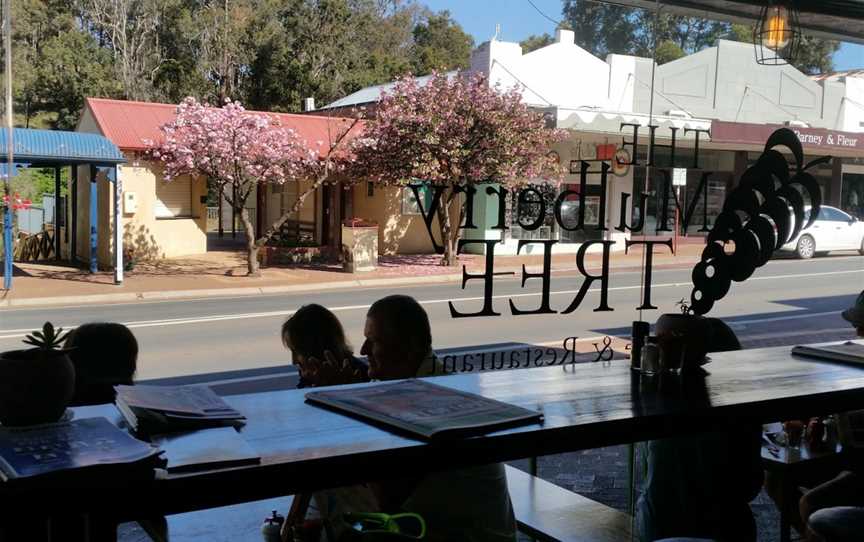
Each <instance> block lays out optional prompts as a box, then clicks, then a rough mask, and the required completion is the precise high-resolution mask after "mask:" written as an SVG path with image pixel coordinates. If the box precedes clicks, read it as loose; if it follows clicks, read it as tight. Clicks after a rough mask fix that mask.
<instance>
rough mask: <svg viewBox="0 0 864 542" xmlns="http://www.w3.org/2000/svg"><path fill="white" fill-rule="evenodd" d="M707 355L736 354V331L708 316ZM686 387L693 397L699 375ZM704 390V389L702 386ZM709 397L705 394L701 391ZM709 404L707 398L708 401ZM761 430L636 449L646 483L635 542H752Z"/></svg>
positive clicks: (759, 480) (658, 442) (754, 426)
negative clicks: (670, 541) (677, 540)
mask: <svg viewBox="0 0 864 542" xmlns="http://www.w3.org/2000/svg"><path fill="white" fill-rule="evenodd" d="M709 321H710V324H711V328H712V337H711V339H710V342H709V348H708V351H709V352H723V351H731V350H740V348H741V345H740V343H739V342H738V338H737V337H736V336H735V333H734V332H733V331H732V330H731V329H730V328H729V327H728V326H727V325H726V324H724V323H723V322H722V321H720V320H718V319H716V318H709ZM690 378H692V379H695V380H692V381H691V383H690V384H687V382H686V377H685V378H684V380H685V382H682V384H685V385H688V386H689V387H690V388H692V389H693V390H694V391H695V392H696V393H698V391H699V389H698V388H699V384H700V382H699V380H700V379H701V377H699V376H696V377H690ZM702 390H703V391H705V390H704V385H703V386H702ZM705 393H707V391H705ZM706 401H707V397H706ZM761 439H762V426H761V425H760V424H758V423H757V424H747V423H745V424H743V425H742V427H741V428H740V429H736V430H734V431H723V432H720V431H717V432H711V433H702V434H699V435H695V436H686V437H674V438H667V439H663V440H654V441H649V442H647V443H644V444H643V445H642V446H640V454H641V455H642V456H643V459H644V461H645V462H644V464H645V465H646V479H645V484H644V486H643V489H642V494H641V495H640V497H639V500H638V502H637V505H636V523H637V528H638V531H639V540H643V541H646V542H651V541H654V540H659V539H664V538H671V537H699V538H708V539H713V540H718V541H723V542H726V541H730V542H732V541H734V542H746V541H755V540H756V523H755V520H754V518H753V513H752V511H751V510H750V505H749V503H750V501H752V500H753V499H754V498H755V497H756V495H758V494H759V491H760V489H761V487H762V480H763V472H762V463H761Z"/></svg>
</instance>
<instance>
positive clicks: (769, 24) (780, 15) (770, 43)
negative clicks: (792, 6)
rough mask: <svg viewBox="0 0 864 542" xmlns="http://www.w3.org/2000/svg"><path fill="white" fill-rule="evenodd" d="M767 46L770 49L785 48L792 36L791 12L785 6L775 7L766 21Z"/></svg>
mask: <svg viewBox="0 0 864 542" xmlns="http://www.w3.org/2000/svg"><path fill="white" fill-rule="evenodd" d="M764 28H765V30H764V32H765V34H764V35H765V42H764V44H765V46H766V47H768V48H769V49H774V50H775V51H776V50H778V49H783V48H784V47H786V46H787V45H788V44H789V39H790V38H791V37H792V32H791V25H790V24H789V13H788V12H787V11H786V8H784V7H773V8H771V12H770V14H769V15H768V17H767V20H766V21H765V26H764Z"/></svg>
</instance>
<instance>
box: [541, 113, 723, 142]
mask: <svg viewBox="0 0 864 542" xmlns="http://www.w3.org/2000/svg"><path fill="white" fill-rule="evenodd" d="M621 124H637V125H639V126H640V129H639V136H640V137H642V136H645V137H648V129H647V126H648V125H649V124H653V125H654V126H658V128H657V132H656V137H658V138H662V139H667V138H669V137H670V135H671V132H670V130H669V129H670V128H673V127H674V128H677V129H678V132H677V133H676V134H675V137H676V139H679V140H683V139H693V138H695V137H696V136H695V134H694V133H693V132H690V133H689V134H686V135H685V133H684V129H685V128H686V129H690V130H709V129H710V128H711V120H709V119H698V118H687V117H673V116H669V115H654V116H653V117H649V116H648V115H647V114H645V113H629V112H623V111H602V110H598V109H590V108H578V109H567V108H560V107H559V108H558V109H557V124H556V125H557V127H558V128H563V129H567V130H576V131H580V132H599V133H604V134H615V135H626V134H628V133H630V134H632V129H627V128H626V127H625V129H624V130H622V129H621ZM641 127H645V128H644V129H643V128H641ZM702 137H703V138H704V137H705V136H704V135H703V136H702Z"/></svg>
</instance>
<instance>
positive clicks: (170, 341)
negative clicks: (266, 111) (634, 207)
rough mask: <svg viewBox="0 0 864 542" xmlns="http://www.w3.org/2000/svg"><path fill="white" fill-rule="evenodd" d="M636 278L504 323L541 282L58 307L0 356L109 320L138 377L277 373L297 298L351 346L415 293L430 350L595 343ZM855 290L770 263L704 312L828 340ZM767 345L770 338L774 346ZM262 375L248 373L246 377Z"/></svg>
mask: <svg viewBox="0 0 864 542" xmlns="http://www.w3.org/2000/svg"><path fill="white" fill-rule="evenodd" d="M641 281H642V277H641V274H640V273H639V272H623V271H622V272H615V271H614V270H613V274H612V277H611V280H610V287H609V305H610V306H611V307H612V308H613V309H614V311H612V312H594V310H593V309H595V308H596V307H597V305H598V303H599V292H598V286H599V283H595V284H594V285H592V288H591V290H590V292H589V294H588V295H587V296H586V298H585V300H584V301H583V303H582V306H581V307H580V308H579V309H577V310H576V311H575V312H573V313H571V314H568V315H563V314H552V315H531V316H511V315H510V309H509V303H508V299H510V300H512V301H513V303H515V304H516V305H517V306H518V307H519V308H522V309H526V310H527V309H531V308H532V307H536V306H537V305H538V304H539V300H540V295H539V287H540V283H539V281H538V280H530V281H528V283H527V284H526V285H525V287H524V288H522V287H521V281H520V279H519V278H515V277H501V278H498V279H496V281H495V283H494V292H493V293H494V309H495V310H496V311H498V312H500V313H501V316H497V317H482V318H459V319H454V318H451V316H450V313H449V308H448V301H451V300H452V301H453V302H454V304H456V306H457V308H458V309H459V310H461V311H465V312H469V311H476V310H479V309H480V306H481V305H482V301H481V299H482V285H481V284H480V281H472V282H475V283H476V284H473V285H472V284H471V283H470V282H469V285H468V287H467V288H466V289H464V290H463V289H461V288H460V287H459V285H458V284H436V285H426V286H405V287H392V288H370V289H357V288H355V289H346V290H329V291H321V292H317V293H302V294H280V295H266V296H264V295H259V296H251V297H236V298H209V299H200V300H181V301H163V302H133V303H123V304H111V305H86V306H75V307H56V308H28V309H7V310H2V311H0V351H2V350H9V349H13V348H18V347H20V345H21V343H20V340H21V339H22V338H23V336H24V334H25V333H26V332H28V331H30V330H33V329H37V328H39V327H41V325H42V323H43V322H44V321H45V320H46V319H50V320H51V321H52V322H53V323H54V324H55V325H60V326H64V327H71V326H75V325H79V324H81V323H84V322H90V321H118V322H123V323H125V324H126V325H128V326H129V327H130V328H132V329H133V332H134V333H135V335H136V337H137V338H138V341H139V343H140V348H141V354H140V357H139V371H138V377H139V379H151V378H165V377H174V376H181V375H196V374H201V373H225V375H224V376H226V377H230V376H231V374H230V373H227V372H229V371H238V370H247V369H261V371H260V372H262V373H268V372H272V370H269V369H267V368H273V367H280V366H281V367H284V366H285V365H286V364H288V363H290V355H288V354H287V353H286V352H285V350H284V349H283V347H282V345H281V341H280V337H279V328H280V326H281V324H282V322H283V321H284V320H285V318H286V317H287V316H288V315H290V314H291V313H292V311H294V310H296V309H297V308H298V307H300V306H301V305H303V304H305V303H313V302H315V303H321V304H323V305H325V306H327V307H329V308H330V309H331V310H333V311H334V312H336V314H337V315H338V317H339V318H340V319H341V321H342V322H343V325H344V326H345V328H346V332H347V334H348V337H349V338H350V340H351V341H353V343H354V345H355V348H356V350H359V347H360V344H361V343H362V340H363V322H364V318H365V313H366V309H367V307H368V306H369V304H370V303H372V302H373V301H374V300H376V299H378V298H380V297H382V296H385V295H388V294H391V293H403V294H407V295H412V296H414V297H415V298H417V299H418V300H420V301H421V303H422V304H423V305H424V306H425V308H426V310H427V311H428V312H429V315H430V318H431V321H432V328H433V339H434V344H435V346H436V348H438V349H443V348H465V349H475V348H477V349H481V348H489V347H490V346H492V345H501V344H502V343H530V344H550V345H551V344H556V345H559V344H560V343H561V341H562V340H563V339H564V338H565V337H569V336H573V335H575V336H578V337H580V338H588V337H597V336H601V335H605V334H607V333H622V334H623V333H625V332H626V331H627V330H628V329H629V326H630V323H631V322H632V321H633V320H636V319H638V318H639V313H638V311H636V310H635V309H636V307H637V306H639V304H640V284H641ZM582 282H583V278H582V277H581V276H579V275H576V276H573V275H570V276H559V275H553V278H552V287H551V289H552V296H551V305H552V308H553V309H555V310H558V311H561V310H563V309H564V308H565V307H567V306H568V305H569V304H570V302H571V301H572V300H573V298H574V296H575V295H576V292H577V291H578V290H579V287H580V286H581V284H582ZM653 282H654V287H653V290H652V301H653V302H654V304H655V305H657V306H658V309H657V310H653V311H646V312H645V313H644V314H643V315H642V318H643V319H645V320H648V321H654V320H656V319H657V317H658V316H659V315H660V314H661V313H663V312H671V311H675V310H676V306H675V302H677V301H678V300H680V299H682V298H689V296H690V289H691V285H690V271H689V269H675V270H655V271H654V280H653ZM862 289H864V257H859V256H831V257H825V258H817V259H814V260H809V261H797V260H788V259H783V260H775V261H771V262H769V263H768V264H767V265H766V266H764V267H762V268H760V269H758V270H757V271H756V273H755V274H754V275H753V276H752V277H751V278H750V279H749V280H747V281H746V282H744V283H733V285H732V288H731V290H730V292H729V294H728V295H727V297H726V298H725V299H723V300H721V301H719V302H718V303H717V304H716V305H715V307H714V309H713V311H712V312H711V315H712V316H719V317H723V318H724V319H727V321H728V322H730V323H732V324H733V327H734V328H735V329H736V330H737V332H738V333H739V335H740V336H741V337H742V339H743V340H744V341H745V342H749V343H750V344H757V345H758V344H762V343H765V344H778V341H779V344H791V343H794V342H806V341H808V340H810V342H813V341H816V340H819V339H820V338H821V337H825V336H831V337H833V336H835V335H844V334H849V333H850V328H849V326H848V324H846V323H845V322H844V321H843V320H842V319H841V318H840V316H839V312H840V311H841V310H842V309H843V308H845V307H847V306H849V305H850V304H851V303H852V301H853V300H854V299H855V296H856V295H857V293H858V292H860V291H861V290H862ZM771 341H774V343H772V342H771ZM256 372H259V371H251V372H247V374H255V373H256Z"/></svg>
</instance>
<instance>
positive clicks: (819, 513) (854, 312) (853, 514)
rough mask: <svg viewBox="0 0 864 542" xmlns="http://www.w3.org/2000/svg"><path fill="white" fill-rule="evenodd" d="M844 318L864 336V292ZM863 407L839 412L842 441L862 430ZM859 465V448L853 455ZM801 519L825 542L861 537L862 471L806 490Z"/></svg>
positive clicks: (809, 535)
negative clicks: (855, 455) (857, 409)
mask: <svg viewBox="0 0 864 542" xmlns="http://www.w3.org/2000/svg"><path fill="white" fill-rule="evenodd" d="M843 318H844V319H845V320H846V321H848V322H849V323H850V324H852V325H853V326H854V327H855V330H856V332H857V334H858V337H864V292H861V293H860V294H859V295H858V299H856V300H855V304H854V305H853V306H851V307H849V308H848V309H846V310H845V311H843ZM862 414H864V411H860V410H859V411H854V412H847V413H842V414H838V415H837V416H836V418H837V420H838V429H840V431H841V434H840V436H841V442H843V440H844V439H845V438H848V439H854V438H855V436H856V433H858V432H860V431H861V429H862V427H860V420H861V418H862ZM853 460H857V461H858V462H859V465H860V461H861V458H860V451H859V452H858V456H857V457H853ZM799 510H800V512H801V520H802V521H803V522H804V524H805V525H806V526H807V533H806V534H807V539H808V540H813V541H817V540H818V541H825V542H835V541H836V542H846V541H851V540H861V539H862V536H864V479H862V478H861V475H860V474H859V473H855V472H850V471H844V472H841V473H840V474H839V475H838V476H837V477H836V478H834V479H832V480H829V481H827V482H825V483H823V484H820V485H818V486H816V487H815V488H813V489H812V490H810V491H808V492H807V493H805V494H804V495H803V496H802V497H801V500H800V501H799Z"/></svg>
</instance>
